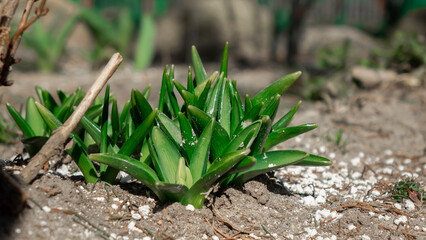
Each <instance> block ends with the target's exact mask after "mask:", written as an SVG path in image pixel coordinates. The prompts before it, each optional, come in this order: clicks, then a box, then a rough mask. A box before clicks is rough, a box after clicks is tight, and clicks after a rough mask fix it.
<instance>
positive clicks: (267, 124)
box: [250, 116, 272, 155]
mask: <svg viewBox="0 0 426 240" xmlns="http://www.w3.org/2000/svg"><path fill="white" fill-rule="evenodd" d="M260 119H261V120H262V126H261V127H260V129H259V133H258V134H257V137H256V139H254V141H253V144H252V145H251V147H250V149H251V151H252V155H257V154H259V153H262V152H264V151H265V150H264V145H265V142H266V139H267V138H268V135H269V133H270V132H271V127H272V121H271V118H269V116H261V118H260Z"/></svg>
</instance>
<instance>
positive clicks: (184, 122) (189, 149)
mask: <svg viewBox="0 0 426 240" xmlns="http://www.w3.org/2000/svg"><path fill="white" fill-rule="evenodd" d="M178 119H179V125H180V131H181V135H182V145H183V148H184V149H185V152H186V154H187V156H188V159H192V155H193V153H194V150H195V144H196V143H197V135H196V134H195V132H194V130H193V129H192V127H191V124H190V123H189V120H188V119H187V118H186V117H185V114H183V113H181V112H180V113H179V114H178Z"/></svg>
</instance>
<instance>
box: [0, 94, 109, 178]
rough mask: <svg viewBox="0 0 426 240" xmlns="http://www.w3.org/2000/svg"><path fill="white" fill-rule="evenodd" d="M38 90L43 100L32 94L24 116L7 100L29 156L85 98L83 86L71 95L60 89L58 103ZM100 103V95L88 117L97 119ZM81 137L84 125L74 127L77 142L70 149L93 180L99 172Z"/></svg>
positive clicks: (88, 112) (74, 137)
mask: <svg viewBox="0 0 426 240" xmlns="http://www.w3.org/2000/svg"><path fill="white" fill-rule="evenodd" d="M36 92H37V95H38V98H39V100H40V103H38V102H36V101H35V99H34V98H33V97H29V98H28V99H27V103H26V111H25V118H24V117H22V115H21V114H20V113H19V112H18V111H17V110H16V109H15V108H13V107H12V106H11V105H10V104H9V103H6V106H7V110H8V111H9V113H10V115H11V116H12V118H13V119H14V121H15V123H16V124H17V125H18V127H19V128H20V129H21V131H22V133H23V139H22V140H21V141H22V143H23V144H24V146H25V149H26V150H27V151H28V153H29V154H30V156H34V155H35V154H36V153H37V152H38V151H39V150H40V149H41V147H42V146H43V145H44V143H46V141H47V139H48V138H49V137H50V136H51V133H52V132H53V131H55V130H56V129H57V128H59V126H61V125H62V123H63V122H65V120H66V119H68V117H69V116H70V115H71V113H72V111H73V110H74V108H75V107H76V106H77V105H78V104H79V103H80V101H81V100H82V99H83V97H84V92H83V91H82V90H81V89H77V90H76V91H75V92H74V93H73V94H70V95H69V96H68V95H67V94H66V93H65V92H63V91H61V90H58V91H57V95H58V98H59V100H60V103H59V104H58V103H57V102H56V101H55V99H54V98H53V96H52V95H51V94H50V93H49V92H48V91H47V90H45V89H43V88H41V87H36ZM99 102H100V99H99V98H98V99H97V100H96V101H95V104H94V105H93V106H92V107H91V108H90V109H89V110H88V111H87V112H86V115H85V117H86V118H89V119H95V118H98V116H99V114H100V113H101V111H102V106H103V104H101V103H99ZM82 136H84V132H83V131H82V128H81V127H78V128H77V129H75V130H74V133H73V134H72V136H71V138H72V139H73V140H74V141H75V143H74V145H73V147H72V148H71V149H69V150H67V152H68V153H69V154H70V155H71V156H72V157H73V159H74V160H75V161H76V163H77V165H78V166H79V168H80V170H81V171H82V173H83V175H84V177H85V179H86V181H87V182H94V181H96V180H97V179H98V174H97V172H96V169H95V167H94V165H93V164H92V162H91V161H90V160H89V158H88V157H87V154H86V153H85V151H86V149H87V146H86V145H85V144H84V143H83V141H82V140H81V137H82Z"/></svg>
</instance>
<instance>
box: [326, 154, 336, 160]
mask: <svg viewBox="0 0 426 240" xmlns="http://www.w3.org/2000/svg"><path fill="white" fill-rule="evenodd" d="M328 157H329V158H330V159H334V158H336V153H334V152H331V153H330V154H328Z"/></svg>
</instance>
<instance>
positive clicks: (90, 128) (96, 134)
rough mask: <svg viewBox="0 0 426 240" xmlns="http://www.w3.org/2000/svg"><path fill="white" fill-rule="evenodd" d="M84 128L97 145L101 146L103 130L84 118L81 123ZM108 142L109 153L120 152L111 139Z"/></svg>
mask: <svg viewBox="0 0 426 240" xmlns="http://www.w3.org/2000/svg"><path fill="white" fill-rule="evenodd" d="M80 123H81V125H82V126H83V128H84V129H85V130H86V132H87V133H88V134H89V135H90V136H91V137H92V139H93V140H94V141H95V142H96V144H98V145H100V144H101V138H102V137H101V128H100V127H99V126H98V125H97V124H96V123H95V122H94V121H92V120H91V119H89V118H87V117H86V116H83V117H82V118H81V121H80ZM107 141H108V150H107V152H114V153H116V152H118V151H119V148H118V147H117V145H115V144H114V143H113V142H112V139H111V138H109V137H108V138H107Z"/></svg>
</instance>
